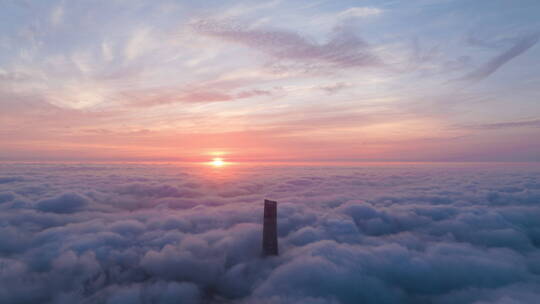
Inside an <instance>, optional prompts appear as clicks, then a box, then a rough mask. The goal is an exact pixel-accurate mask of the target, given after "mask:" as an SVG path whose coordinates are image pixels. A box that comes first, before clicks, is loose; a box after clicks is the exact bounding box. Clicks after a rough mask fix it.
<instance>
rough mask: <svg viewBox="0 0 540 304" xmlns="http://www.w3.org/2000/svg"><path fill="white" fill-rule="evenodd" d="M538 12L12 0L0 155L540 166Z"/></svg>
mask: <svg viewBox="0 0 540 304" xmlns="http://www.w3.org/2000/svg"><path fill="white" fill-rule="evenodd" d="M539 13H540V3H539V2H538V1H536V0H522V1H519V2H517V1H509V0H508V1H496V0H495V1H487V0H485V1H465V0H462V1H459V0H457V1H446V0H438V1H434V0H417V1H385V0H381V1H369V0H365V1H361V0H357V1H335V0H332V1H330V0H328V1H324V0H321V1H301V0H298V1H279V0H278V1H167V0H156V1H137V0H133V1H123V0H112V1H97V0H96V1H53V0H51V1H49V0H47V1H45V0H44V1H24V0H0V146H1V147H2V148H1V149H0V160H5V161H45V160H50V161H66V160H74V161H100V160H104V161H110V160H115V161H157V160H165V161H203V160H208V159H210V158H212V157H218V156H219V157H223V158H224V159H227V160H232V161H524V162H525V161H540V140H538V139H540V103H539V102H538V101H539V100H540V90H538V87H540V60H539V59H540V47H539V46H538V40H539V39H540V19H539V18H538V14H539Z"/></svg>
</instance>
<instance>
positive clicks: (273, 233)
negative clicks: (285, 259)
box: [262, 199, 278, 256]
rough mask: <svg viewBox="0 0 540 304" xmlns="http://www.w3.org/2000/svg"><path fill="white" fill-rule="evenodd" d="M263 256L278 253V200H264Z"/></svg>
mask: <svg viewBox="0 0 540 304" xmlns="http://www.w3.org/2000/svg"><path fill="white" fill-rule="evenodd" d="M262 249H263V256H269V255H278V240H277V202H275V201H270V200H267V199H265V200H264V227H263V241H262Z"/></svg>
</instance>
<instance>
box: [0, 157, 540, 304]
mask: <svg viewBox="0 0 540 304" xmlns="http://www.w3.org/2000/svg"><path fill="white" fill-rule="evenodd" d="M0 181H1V184H0V299H2V303H122V304H123V303H476V304H481V303H501V304H502V303H536V301H537V299H538V298H540V220H539V218H540V167H539V166H524V165H432V166H426V165H403V166H397V165H394V166H382V165H381V166H375V165H373V166H364V167H345V166H344V167H317V166H312V167H279V166H267V167H261V166H259V167H244V166H240V165H231V166H226V167H224V168H216V169H210V168H203V167H197V166H193V167H178V166H173V165H166V166H165V165H160V166H154V165H36V164H33V165H28V164H2V165H0ZM263 198H271V199H275V200H277V201H278V202H279V205H278V216H279V219H278V230H279V231H278V234H279V242H280V253H281V255H280V256H279V257H272V258H264V259H263V258H261V256H260V253H261V252H260V250H261V230H262V226H261V220H262V200H263Z"/></svg>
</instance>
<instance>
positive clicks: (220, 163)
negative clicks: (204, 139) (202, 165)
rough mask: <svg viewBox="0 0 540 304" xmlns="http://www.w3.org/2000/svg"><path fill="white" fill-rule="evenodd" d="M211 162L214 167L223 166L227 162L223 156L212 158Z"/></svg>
mask: <svg viewBox="0 0 540 304" xmlns="http://www.w3.org/2000/svg"><path fill="white" fill-rule="evenodd" d="M211 164H212V166H214V167H221V166H223V165H224V164H225V162H224V161H223V159H222V158H220V157H216V158H214V159H212V163H211Z"/></svg>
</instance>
